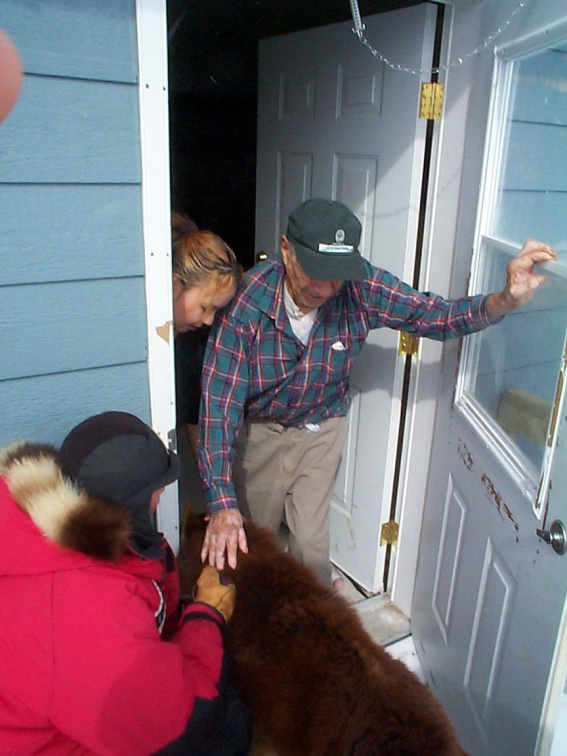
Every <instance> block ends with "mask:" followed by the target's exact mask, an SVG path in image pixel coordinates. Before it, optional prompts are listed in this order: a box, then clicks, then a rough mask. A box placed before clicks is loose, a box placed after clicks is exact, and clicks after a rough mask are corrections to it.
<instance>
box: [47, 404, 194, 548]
mask: <svg viewBox="0 0 567 756" xmlns="http://www.w3.org/2000/svg"><path fill="white" fill-rule="evenodd" d="M59 460H60V465H61V470H62V472H63V474H64V475H66V476H67V477H68V478H70V479H71V480H73V481H74V482H75V483H76V484H78V485H79V486H80V487H81V488H83V489H84V490H85V491H86V492H87V493H89V494H91V495H93V496H97V497H100V498H103V499H106V500H108V501H111V502H114V503H116V504H119V505H121V506H123V507H125V508H126V509H127V511H128V513H129V515H130V518H131V520H132V526H133V531H134V532H133V543H132V545H133V546H134V548H136V550H137V551H139V552H140V553H144V555H148V556H153V555H154V554H152V553H150V552H151V551H153V550H154V547H156V546H158V545H159V544H160V543H161V540H162V539H161V534H159V533H157V531H156V530H155V528H154V526H153V522H152V519H151V517H150V511H149V508H150V500H151V497H152V494H153V493H154V491H157V490H158V489H160V488H163V487H164V486H167V485H168V484H169V483H173V482H174V481H175V480H177V478H178V477H179V473H180V463H179V458H178V456H177V455H176V454H175V453H174V452H172V451H168V450H167V449H166V448H165V446H164V444H163V442H162V441H161V439H160V438H159V436H158V435H157V434H156V433H155V432H154V431H153V430H152V429H151V428H150V427H149V425H146V423H144V422H142V420H140V419H139V418H137V417H135V415H131V414H129V413H127V412H103V413H102V414H100V415H94V416H93V417H89V418H87V419H86V420H84V421H83V422H82V423H80V424H79V425H77V426H76V427H75V428H73V430H72V431H71V432H70V433H69V434H68V436H67V437H66V438H65V440H64V441H63V443H62V445H61V449H60V452H59Z"/></svg>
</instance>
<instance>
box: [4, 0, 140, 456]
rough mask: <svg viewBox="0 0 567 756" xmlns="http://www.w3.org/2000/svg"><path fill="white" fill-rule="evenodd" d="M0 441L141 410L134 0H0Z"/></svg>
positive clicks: (38, 437) (49, 434)
mask: <svg viewBox="0 0 567 756" xmlns="http://www.w3.org/2000/svg"><path fill="white" fill-rule="evenodd" d="M0 27H1V28H3V29H5V30H6V31H7V32H8V34H9V35H10V36H11V37H12V39H13V40H14V42H15V43H16V45H17V47H18V49H19V51H20V54H21V56H22V60H23V64H24V71H25V80H24V86H23V90H22V94H21V96H20V99H19V101H18V103H17V105H16V107H15V108H14V110H13V111H12V113H11V115H10V116H9V117H8V119H7V121H5V123H4V124H2V125H0V261H1V265H0V355H1V359H0V409H1V412H0V444H5V443H8V442H10V441H12V440H16V439H20V438H27V439H30V440H34V441H46V442H51V443H55V444H59V443H60V441H61V440H62V438H63V437H64V435H65V434H66V432H67V431H68V430H69V429H70V428H71V427H72V425H74V424H75V423H77V422H79V421H80V420H82V419H83V418H84V417H86V416H88V415H90V414H93V413H95V412H100V411H103V410H106V409H123V410H127V411H129V412H134V413H135V414H137V415H139V416H141V417H142V418H144V419H145V420H149V418H150V404H149V386H148V373H147V335H146V304H145V288H144V255H143V239H142V214H141V190H140V181H141V169H140V134H139V118H138V84H137V68H138V66H137V45H136V16H135V2H134V0H111V2H109V0H89V2H77V0H0Z"/></svg>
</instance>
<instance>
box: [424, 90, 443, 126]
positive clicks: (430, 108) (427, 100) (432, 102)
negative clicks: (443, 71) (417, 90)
mask: <svg viewBox="0 0 567 756" xmlns="http://www.w3.org/2000/svg"><path fill="white" fill-rule="evenodd" d="M443 90H444V84H440V83H439V82H438V81H425V82H423V84H422V85H421V97H420V102H419V117H420V118H428V119H430V120H432V121H438V120H439V118H441V111H442V110H443Z"/></svg>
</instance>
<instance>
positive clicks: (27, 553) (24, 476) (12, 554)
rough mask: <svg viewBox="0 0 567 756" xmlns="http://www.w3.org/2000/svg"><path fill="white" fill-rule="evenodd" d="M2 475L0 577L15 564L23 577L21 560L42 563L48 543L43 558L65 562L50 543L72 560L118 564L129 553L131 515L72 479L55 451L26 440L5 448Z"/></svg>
mask: <svg viewBox="0 0 567 756" xmlns="http://www.w3.org/2000/svg"><path fill="white" fill-rule="evenodd" d="M0 476H1V477H0V533H2V544H3V545H2V548H1V549H0V554H2V555H3V556H0V574H7V573H10V572H11V570H10V567H9V565H10V564H11V563H12V564H13V563H14V561H15V562H16V563H19V564H18V565H17V566H15V568H14V569H15V571H16V572H17V573H20V574H21V570H22V566H21V562H22V559H20V558H18V557H22V558H23V563H25V564H27V565H28V568H29V569H30V570H31V564H33V563H35V562H36V561H37V560H40V561H41V557H40V553H38V549H39V552H41V551H42V549H41V545H42V542H43V545H44V547H46V546H47V549H45V548H44V549H43V551H44V554H43V556H44V557H45V558H47V557H48V555H49V553H50V552H54V553H53V556H54V557H55V556H56V558H57V559H58V560H59V562H58V563H60V560H61V549H59V548H57V549H53V548H52V547H51V548H49V546H48V544H47V543H46V540H47V542H49V543H51V544H52V546H53V545H55V546H57V547H63V549H65V550H66V552H67V557H68V559H70V560H71V562H73V561H76V560H77V559H79V560H80V559H81V558H82V557H83V556H87V557H90V558H94V559H98V560H105V561H115V560H117V559H119V558H120V557H121V556H122V555H123V554H124V553H125V551H126V550H127V549H128V538H129V536H130V532H131V527H130V522H129V518H128V513H127V512H126V511H125V510H124V509H122V508H121V507H120V506H118V505H117V504H114V503H112V502H110V501H107V500H105V499H99V498H95V497H92V496H90V495H88V494H87V493H86V492H85V491H83V490H82V489H80V488H78V487H77V486H76V485H74V484H73V482H72V481H71V480H69V479H68V478H66V477H65V476H64V475H63V474H62V472H61V469H60V467H59V463H58V452H57V450H56V449H55V448H54V447H52V446H48V445H43V444H30V443H25V442H21V443H16V444H12V445H11V446H8V447H6V448H4V449H1V450H0ZM15 505H17V506H15ZM4 557H6V559H5V558H4ZM47 561H49V559H47ZM30 563H31V564H30ZM37 566H38V568H39V566H40V565H39V564H38V565H37Z"/></svg>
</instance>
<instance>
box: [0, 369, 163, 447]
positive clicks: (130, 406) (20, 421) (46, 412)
mask: <svg viewBox="0 0 567 756" xmlns="http://www.w3.org/2000/svg"><path fill="white" fill-rule="evenodd" d="M0 406H2V407H3V408H4V410H5V411H4V412H2V413H1V414H0V445H2V446H4V445H6V444H8V443H11V442H12V441H18V440H27V441H34V442H38V443H50V444H55V445H56V446H59V445H60V444H61V441H62V440H63V439H64V438H65V436H66V435H67V433H68V432H69V431H70V430H71V428H72V427H73V426H74V425H75V424H76V423H79V422H80V421H81V420H83V418H86V417H89V416H90V415H95V414H97V413H99V412H106V411H107V410H121V411H123V412H131V413H132V414H134V415H137V416H138V417H141V418H142V419H143V420H144V421H145V422H150V398H149V389H148V374H147V365H146V364H142V363H138V364H135V365H121V366H114V367H109V368H100V369H96V370H84V371H81V372H78V373H60V374H57V375H49V376H42V377H41V378H23V379H19V380H14V381H0ZM7 407H15V408H17V411H16V412H12V411H6V408H7Z"/></svg>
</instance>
